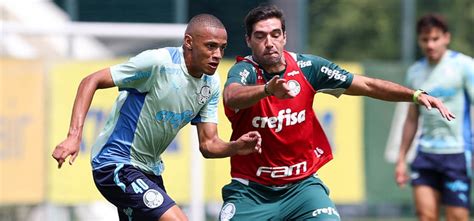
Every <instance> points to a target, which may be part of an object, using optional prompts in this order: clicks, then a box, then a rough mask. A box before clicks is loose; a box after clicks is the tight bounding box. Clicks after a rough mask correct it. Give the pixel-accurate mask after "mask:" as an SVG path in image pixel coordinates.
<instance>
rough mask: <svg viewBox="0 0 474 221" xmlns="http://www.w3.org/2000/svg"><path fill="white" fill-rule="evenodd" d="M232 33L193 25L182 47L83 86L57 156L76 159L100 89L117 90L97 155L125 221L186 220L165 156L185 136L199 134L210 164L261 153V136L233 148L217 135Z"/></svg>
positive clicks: (203, 23) (144, 57)
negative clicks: (222, 71)
mask: <svg viewBox="0 0 474 221" xmlns="http://www.w3.org/2000/svg"><path fill="white" fill-rule="evenodd" d="M226 45H227V32H226V30H225V28H224V25H223V24H222V23H221V22H220V21H219V19H217V18H216V17H214V16H212V15H208V14H201V15H197V16H195V17H193V18H192V19H191V21H190V22H189V24H188V26H187V29H186V33H185V36H184V43H183V46H182V47H169V48H161V49H157V50H148V51H145V52H142V53H140V54H139V55H137V56H135V57H133V58H131V59H130V60H129V61H128V62H125V63H122V64H119V65H115V66H112V67H110V68H105V69H103V70H100V71H98V72H95V73H93V74H91V75H89V76H88V77H86V78H85V79H83V80H82V82H81V84H80V86H79V89H78V92H77V95H76V100H75V102H74V107H73V112H72V117H71V123H70V128H69V133H68V136H67V138H66V140H64V141H63V142H61V143H60V144H59V145H58V146H56V149H55V150H54V152H53V157H54V158H55V159H56V160H57V161H58V166H59V167H61V165H62V164H63V163H64V161H65V160H66V158H67V157H69V156H70V159H69V163H70V164H72V162H73V161H74V159H75V158H76V156H77V154H78V151H79V145H80V142H81V136H82V127H83V124H84V120H85V117H86V115H87V111H88V109H89V107H90V104H91V101H92V98H93V95H94V93H95V91H96V90H97V89H102V88H110V87H113V86H118V88H119V90H120V93H119V96H118V98H117V100H116V102H115V105H114V107H113V108H112V113H111V114H110V116H109V119H108V120H107V122H106V124H105V127H104V129H103V130H102V132H101V133H100V135H99V137H98V138H97V141H96V143H95V144H94V146H93V148H92V156H91V161H92V168H93V176H94V182H95V184H96V186H97V188H98V189H99V191H100V192H101V193H102V195H103V196H104V197H105V198H106V199H107V200H108V201H110V202H111V203H113V204H114V205H115V206H117V208H118V214H119V217H120V220H121V221H125V220H140V221H157V220H187V218H186V216H185V215H184V213H183V212H182V211H181V210H180V209H179V208H178V206H176V203H175V202H174V201H173V200H172V199H171V197H170V196H168V195H167V194H166V191H165V187H164V184H163V179H162V177H161V174H162V172H163V169H164V166H163V161H162V160H161V154H162V153H163V152H164V151H165V149H166V148H167V147H168V145H169V144H170V143H171V141H172V140H173V138H174V137H175V136H176V134H177V133H178V131H179V130H180V129H181V128H182V127H184V126H185V125H186V124H188V123H189V122H191V123H192V124H194V125H196V126H197V132H198V137H199V148H200V151H201V153H202V154H203V156H204V157H206V158H218V157H228V156H233V155H240V154H249V153H253V152H255V151H259V148H260V142H261V138H260V135H259V133H258V132H255V131H253V132H249V133H246V134H245V135H242V136H240V137H239V138H238V139H235V140H234V141H231V142H224V141H222V140H221V139H220V138H219V137H218V134H217V104H218V100H219V93H220V89H219V86H220V83H219V77H218V75H215V74H214V73H215V71H216V69H217V66H218V65H219V62H220V60H221V59H222V56H223V54H224V49H225V47H226Z"/></svg>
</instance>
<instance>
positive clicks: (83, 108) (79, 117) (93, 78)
mask: <svg viewBox="0 0 474 221" xmlns="http://www.w3.org/2000/svg"><path fill="white" fill-rule="evenodd" d="M112 86H114V84H113V81H112V78H111V76H110V70H109V69H108V68H106V69H102V70H100V71H98V72H96V73H94V74H91V75H89V76H87V77H86V78H84V79H83V80H82V81H81V83H80V84H79V87H78V89H77V94H76V98H75V100H74V105H73V108H72V114H71V122H70V124H69V132H68V136H75V137H77V138H80V137H81V136H82V128H83V126H84V122H85V119H86V116H87V112H88V111H89V108H90V106H91V103H92V99H93V97H94V94H95V91H96V90H97V89H101V88H109V87H112Z"/></svg>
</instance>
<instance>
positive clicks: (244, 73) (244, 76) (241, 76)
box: [239, 69, 250, 85]
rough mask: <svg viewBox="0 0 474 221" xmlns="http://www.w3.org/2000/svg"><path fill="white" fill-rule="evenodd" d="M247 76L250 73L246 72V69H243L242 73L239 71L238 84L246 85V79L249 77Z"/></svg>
mask: <svg viewBox="0 0 474 221" xmlns="http://www.w3.org/2000/svg"><path fill="white" fill-rule="evenodd" d="M249 74H250V72H249V71H247V69H244V70H243V71H241V72H240V73H239V75H240V82H241V83H242V84H244V85H245V84H247V77H248V76H249Z"/></svg>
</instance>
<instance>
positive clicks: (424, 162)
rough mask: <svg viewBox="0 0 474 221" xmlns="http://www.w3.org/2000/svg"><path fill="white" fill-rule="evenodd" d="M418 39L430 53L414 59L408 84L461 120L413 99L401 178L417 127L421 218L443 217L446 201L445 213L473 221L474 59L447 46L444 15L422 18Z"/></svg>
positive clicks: (401, 180) (415, 174)
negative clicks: (473, 111) (472, 112)
mask: <svg viewBox="0 0 474 221" xmlns="http://www.w3.org/2000/svg"><path fill="white" fill-rule="evenodd" d="M417 32H418V44H419V46H420V48H421V49H422V51H423V53H424V54H425V57H424V58H422V59H421V60H419V61H417V62H416V63H415V64H413V65H412V66H411V67H410V68H409V70H408V74H407V84H408V86H409V87H412V88H419V89H423V90H424V91H426V92H427V93H428V94H430V95H432V96H434V97H437V98H438V99H440V100H441V101H442V102H443V103H444V104H445V105H446V107H448V109H449V110H450V111H452V113H454V115H456V117H457V119H456V120H454V121H444V120H443V119H440V118H439V117H438V116H436V114H435V113H434V112H432V111H429V110H426V109H424V108H420V107H419V105H416V104H410V107H409V110H408V115H407V118H406V121H405V125H404V129H403V135H402V142H401V147H400V153H399V158H398V161H397V166H396V170H395V177H396V182H397V183H398V184H399V185H400V186H403V185H404V184H405V183H406V182H407V180H408V176H407V175H406V170H407V169H406V154H407V152H408V150H409V148H410V144H411V142H412V141H413V138H414V137H415V133H416V132H417V128H418V122H419V120H420V123H421V127H420V128H421V132H420V134H421V135H420V136H419V138H418V147H417V155H416V158H415V160H414V161H413V162H412V164H411V180H412V181H411V184H412V185H413V189H414V198H415V204H416V208H417V214H418V217H419V219H420V220H438V218H439V217H438V216H439V207H440V206H439V205H440V204H442V205H445V206H446V218H447V220H448V221H451V220H466V221H467V220H468V219H469V208H470V206H471V204H470V189H471V179H470V176H471V169H472V159H471V158H472V149H473V138H472V120H471V119H470V107H471V105H472V104H474V61H473V59H472V58H471V57H469V56H467V55H464V54H461V53H459V52H455V51H452V50H448V48H447V47H448V44H449V42H450V33H449V32H448V26H447V24H446V22H445V20H444V19H443V17H441V16H439V15H435V14H428V15H426V16H423V17H422V18H421V19H420V20H419V21H418V23H417Z"/></svg>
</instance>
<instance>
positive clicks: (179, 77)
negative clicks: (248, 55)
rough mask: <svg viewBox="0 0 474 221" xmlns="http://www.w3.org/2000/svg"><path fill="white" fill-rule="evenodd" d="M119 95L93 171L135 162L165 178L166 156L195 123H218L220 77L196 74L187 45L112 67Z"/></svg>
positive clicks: (96, 149) (94, 158)
mask: <svg viewBox="0 0 474 221" xmlns="http://www.w3.org/2000/svg"><path fill="white" fill-rule="evenodd" d="M110 71H111V74H112V78H113V81H114V83H115V85H116V86H118V88H119V92H120V93H119V95H118V98H117V100H116V101H115V104H114V106H113V108H112V110H111V113H110V115H109V117H108V119H107V121H106V123H105V126H104V128H103V130H102V131H101V133H100V134H99V136H98V138H97V140H96V142H95V144H94V145H93V147H92V154H91V163H92V168H93V169H97V168H100V167H103V166H107V165H110V164H117V163H122V164H131V165H134V166H135V167H138V168H139V169H141V170H142V171H144V172H146V173H153V174H155V175H160V174H161V173H162V172H163V170H164V166H163V162H162V160H161V154H162V153H163V151H165V149H166V148H167V147H168V145H169V144H170V143H171V142H172V140H173V139H174V137H175V136H176V134H177V133H178V131H179V130H180V129H181V128H182V127H184V126H185V125H186V124H188V123H189V122H192V123H193V124H196V123H200V122H210V123H216V124H217V104H218V100H219V94H220V88H219V87H220V83H219V82H220V80H219V75H218V74H217V73H215V74H214V75H206V74H203V75H202V77H201V78H195V77H193V76H191V75H190V74H189V73H188V71H187V68H186V65H185V62H184V57H183V50H182V48H181V47H169V48H160V49H156V50H147V51H144V52H142V53H140V54H138V55H137V56H135V57H132V58H131V59H130V60H129V61H128V62H125V63H122V64H118V65H115V66H112V67H110Z"/></svg>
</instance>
